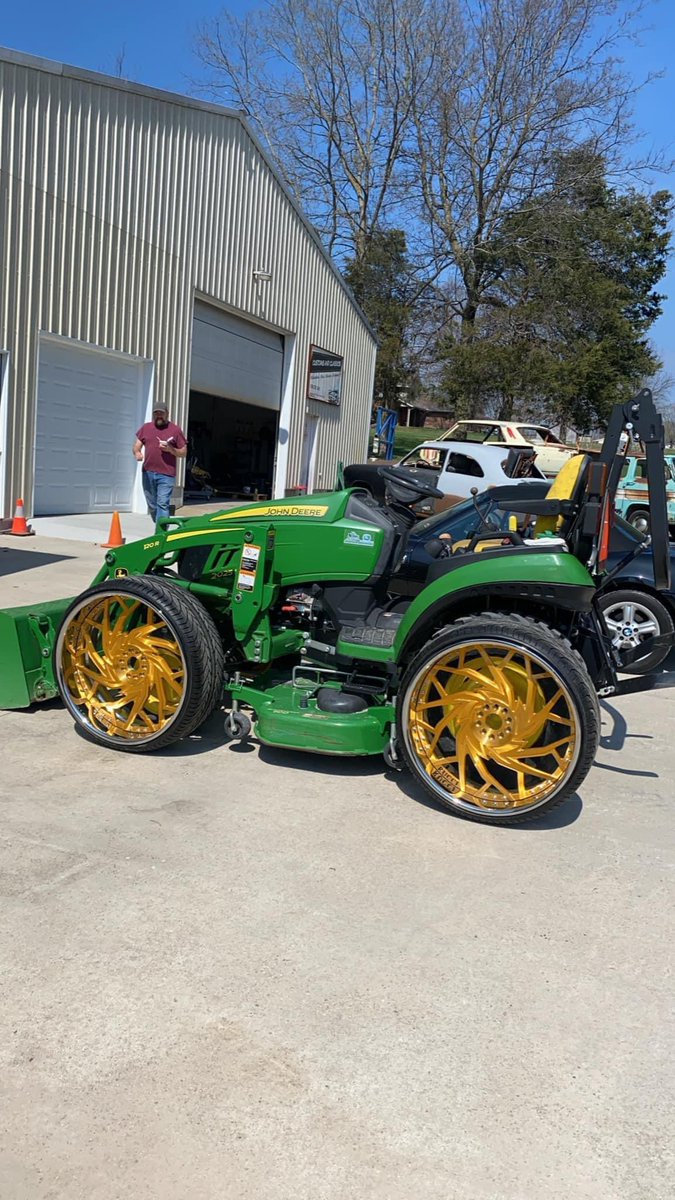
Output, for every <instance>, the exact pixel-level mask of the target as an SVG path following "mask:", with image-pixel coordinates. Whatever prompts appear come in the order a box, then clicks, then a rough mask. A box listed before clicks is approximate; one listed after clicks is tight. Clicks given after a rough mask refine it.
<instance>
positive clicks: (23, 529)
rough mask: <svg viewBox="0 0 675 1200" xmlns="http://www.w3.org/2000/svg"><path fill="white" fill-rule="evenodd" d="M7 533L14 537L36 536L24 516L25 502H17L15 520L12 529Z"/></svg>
mask: <svg viewBox="0 0 675 1200" xmlns="http://www.w3.org/2000/svg"><path fill="white" fill-rule="evenodd" d="M7 532H8V533H11V534H13V535H14V537H34V536H35V530H34V529H31V527H30V525H29V524H28V522H27V520H26V517H25V515H24V511H23V500H20V499H19V500H17V502H16V509H15V511H14V520H13V521H12V528H11V529H9V530H8V531H7Z"/></svg>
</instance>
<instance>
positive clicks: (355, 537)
mask: <svg viewBox="0 0 675 1200" xmlns="http://www.w3.org/2000/svg"><path fill="white" fill-rule="evenodd" d="M343 540H344V545H345V546H374V545H375V538H374V537H373V535H372V533H357V531H356V530H355V529H350V531H349V533H346V534H345V536H344V539H343Z"/></svg>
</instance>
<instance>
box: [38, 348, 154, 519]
mask: <svg viewBox="0 0 675 1200" xmlns="http://www.w3.org/2000/svg"><path fill="white" fill-rule="evenodd" d="M148 386H149V364H148V363H145V362H142V361H140V360H139V359H136V358H130V357H128V356H127V355H123V354H112V353H107V352H106V351H102V350H93V349H92V348H91V347H89V346H84V345H83V344H82V343H79V342H71V341H67V340H65V339H63V338H53V337H41V338H40V359H39V367H38V407H37V431H36V439H35V495H34V502H33V511H34V513H35V515H36V516H50V515H52V514H57V513H87V512H110V511H111V510H113V509H119V511H120V512H128V511H129V510H130V509H131V507H132V494H133V488H134V481H135V478H136V471H137V468H136V461H135V459H134V458H133V456H132V453H131V446H132V443H133V440H134V434H135V433H136V430H137V429H138V427H139V426H140V425H141V424H142V423H143V420H144V418H145V413H146V404H147V394H148Z"/></svg>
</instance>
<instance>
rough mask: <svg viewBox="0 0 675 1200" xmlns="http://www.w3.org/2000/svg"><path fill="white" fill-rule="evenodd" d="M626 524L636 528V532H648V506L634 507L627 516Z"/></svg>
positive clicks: (649, 523)
mask: <svg viewBox="0 0 675 1200" xmlns="http://www.w3.org/2000/svg"><path fill="white" fill-rule="evenodd" d="M628 524H629V525H632V526H633V529H637V531H638V533H645V534H646V533H649V530H650V528H651V522H650V519H649V509H648V508H634V509H633V511H632V513H631V514H630V516H629V517H628Z"/></svg>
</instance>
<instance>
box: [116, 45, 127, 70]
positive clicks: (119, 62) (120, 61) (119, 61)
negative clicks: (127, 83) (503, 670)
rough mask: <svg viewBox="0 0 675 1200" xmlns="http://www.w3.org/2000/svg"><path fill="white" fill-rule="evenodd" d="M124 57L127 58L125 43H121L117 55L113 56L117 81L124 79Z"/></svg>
mask: <svg viewBox="0 0 675 1200" xmlns="http://www.w3.org/2000/svg"><path fill="white" fill-rule="evenodd" d="M126 57H127V44H126V42H122V45H121V47H120V49H119V50H118V51H117V54H116V55H115V67H114V73H115V75H116V76H117V78H118V79H125V78H126V76H125V74H124V66H125V61H126Z"/></svg>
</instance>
